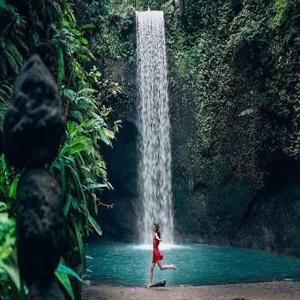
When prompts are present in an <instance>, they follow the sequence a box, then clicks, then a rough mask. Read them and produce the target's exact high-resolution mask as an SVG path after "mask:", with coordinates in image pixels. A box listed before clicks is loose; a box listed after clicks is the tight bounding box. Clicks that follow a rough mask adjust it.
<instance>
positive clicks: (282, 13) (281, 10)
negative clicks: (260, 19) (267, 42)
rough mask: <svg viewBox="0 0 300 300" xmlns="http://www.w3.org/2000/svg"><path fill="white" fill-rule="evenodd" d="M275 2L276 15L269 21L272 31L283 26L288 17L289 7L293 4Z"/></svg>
mask: <svg viewBox="0 0 300 300" xmlns="http://www.w3.org/2000/svg"><path fill="white" fill-rule="evenodd" d="M274 2H275V3H274V11H275V15H274V16H273V17H272V18H271V19H270V20H269V26H270V27H271V28H272V29H275V28H276V27H278V26H280V25H281V24H282V21H283V20H284V19H285V18H286V16H287V8H288V5H289V4H290V3H291V1H289V0H274Z"/></svg>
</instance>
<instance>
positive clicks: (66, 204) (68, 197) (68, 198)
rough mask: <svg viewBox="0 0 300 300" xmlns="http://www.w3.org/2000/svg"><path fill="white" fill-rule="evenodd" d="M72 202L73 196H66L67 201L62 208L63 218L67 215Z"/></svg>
mask: <svg viewBox="0 0 300 300" xmlns="http://www.w3.org/2000/svg"><path fill="white" fill-rule="evenodd" d="M72 200H73V196H72V195H71V194H68V195H67V199H66V203H65V206H64V215H65V216H67V215H68V212H69V210H70V207H71V203H72Z"/></svg>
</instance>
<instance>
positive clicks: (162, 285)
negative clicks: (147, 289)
mask: <svg viewBox="0 0 300 300" xmlns="http://www.w3.org/2000/svg"><path fill="white" fill-rule="evenodd" d="M166 283H167V282H166V281H165V280H163V281H159V282H156V283H154V284H153V286H152V287H164V286H166Z"/></svg>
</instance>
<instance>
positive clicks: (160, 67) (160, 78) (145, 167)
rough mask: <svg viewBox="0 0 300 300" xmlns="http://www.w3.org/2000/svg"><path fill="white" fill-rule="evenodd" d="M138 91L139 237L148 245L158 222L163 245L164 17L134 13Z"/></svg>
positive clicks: (167, 231)
mask: <svg viewBox="0 0 300 300" xmlns="http://www.w3.org/2000/svg"><path fill="white" fill-rule="evenodd" d="M136 23H137V60H138V63H137V65H138V68H137V79H138V88H139V95H140V97H139V107H138V115H139V117H138V121H139V186H140V197H141V200H142V204H143V214H142V219H141V221H140V226H139V228H140V238H141V240H142V242H144V243H145V244H149V243H150V242H151V226H152V224H153V223H154V222H158V223H159V224H160V227H161V232H162V239H163V242H164V243H169V244H172V243H173V208H172V191H171V143H170V120H169V97H168V82H167V59H166V45H165V28H164V15H163V12H162V11H150V10H148V11H144V12H136Z"/></svg>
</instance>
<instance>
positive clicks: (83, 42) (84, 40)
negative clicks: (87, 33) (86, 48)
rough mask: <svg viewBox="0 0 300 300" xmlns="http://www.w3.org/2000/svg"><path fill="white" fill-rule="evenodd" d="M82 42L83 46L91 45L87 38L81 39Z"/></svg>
mask: <svg viewBox="0 0 300 300" xmlns="http://www.w3.org/2000/svg"><path fill="white" fill-rule="evenodd" d="M80 42H81V43H82V44H83V45H88V44H89V41H88V40H87V39H86V38H85V37H82V38H81V39H80Z"/></svg>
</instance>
